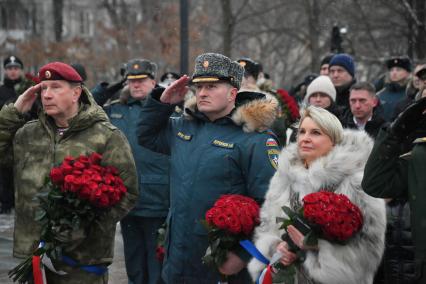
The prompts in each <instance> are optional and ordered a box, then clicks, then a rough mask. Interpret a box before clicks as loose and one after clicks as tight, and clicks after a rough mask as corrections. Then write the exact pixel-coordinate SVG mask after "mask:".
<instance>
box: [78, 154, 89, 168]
mask: <svg viewBox="0 0 426 284" xmlns="http://www.w3.org/2000/svg"><path fill="white" fill-rule="evenodd" d="M77 161H79V162H80V163H82V164H83V165H85V166H88V165H89V164H90V160H89V158H88V157H86V156H83V155H80V157H78V160H77Z"/></svg>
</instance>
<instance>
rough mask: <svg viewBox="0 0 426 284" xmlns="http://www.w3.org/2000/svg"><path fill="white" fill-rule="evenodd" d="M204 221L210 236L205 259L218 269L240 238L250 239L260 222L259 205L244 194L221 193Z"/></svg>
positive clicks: (205, 261)
mask: <svg viewBox="0 0 426 284" xmlns="http://www.w3.org/2000/svg"><path fill="white" fill-rule="evenodd" d="M202 222H203V223H204V224H205V226H206V227H207V230H208V239H209V247H208V248H207V251H206V254H205V256H204V257H203V262H204V263H206V264H208V265H210V266H212V267H215V268H217V267H219V266H221V265H222V264H223V263H224V262H225V261H226V259H227V253H228V251H231V250H235V249H236V248H237V247H238V246H239V242H240V241H241V240H245V239H248V238H250V236H251V235H252V233H253V230H254V228H255V226H256V225H258V224H259V205H258V204H257V203H256V201H254V200H253V199H252V198H250V197H246V196H243V195H238V194H229V195H222V196H221V197H220V198H219V199H218V200H217V201H216V202H215V204H214V206H213V207H212V208H211V209H209V210H208V211H207V212H206V219H205V220H203V221H202Z"/></svg>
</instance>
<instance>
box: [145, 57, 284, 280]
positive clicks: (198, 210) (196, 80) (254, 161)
mask: <svg viewBox="0 0 426 284" xmlns="http://www.w3.org/2000/svg"><path fill="white" fill-rule="evenodd" d="M243 72H244V69H243V67H242V66H240V65H239V64H238V63H237V62H232V61H231V60H230V59H229V58H228V57H226V56H223V55H221V54H216V53H206V54H202V55H200V56H198V57H197V59H196V61H195V72H194V74H193V76H192V78H191V79H190V78H189V77H188V76H186V75H185V76H182V77H181V78H180V79H178V80H177V81H175V82H174V83H172V84H171V85H170V86H169V87H167V88H166V89H162V88H157V89H154V91H153V92H152V93H151V95H150V97H148V99H147V100H146V103H145V105H144V107H143V110H142V112H141V118H140V133H139V142H140V143H141V144H142V145H143V146H144V147H147V148H150V149H153V150H155V151H158V152H161V153H165V154H168V155H170V156H171V158H170V163H171V167H170V213H169V216H168V222H167V224H168V232H167V236H166V255H165V262H164V264H163V280H165V281H166V283H173V284H177V283H186V284H188V283H197V284H199V283H214V284H216V283H217V282H218V280H219V274H218V272H216V271H214V270H213V269H211V268H209V267H207V266H205V265H204V264H203V263H202V261H201V258H202V256H203V255H204V254H205V252H206V249H207V246H208V239H207V231H206V229H205V228H204V226H203V225H202V223H201V222H200V221H201V220H202V219H204V216H205V213H206V211H207V210H208V209H209V208H211V207H212V206H213V204H214V202H215V201H216V200H217V199H218V198H219V197H220V196H221V195H223V194H242V195H246V196H250V197H252V198H254V199H256V200H257V201H258V202H259V203H261V202H263V199H264V195H265V193H266V191H267V189H268V185H269V180H270V178H271V177H272V176H273V174H274V172H275V169H276V166H277V158H278V151H279V150H278V149H279V148H278V143H277V141H276V139H275V136H274V134H273V133H271V132H270V131H268V129H269V126H270V125H271V124H272V123H273V121H274V120H275V117H276V113H277V108H278V103H277V101H276V100H273V99H270V98H267V97H265V95H263V94H260V93H255V92H241V93H238V89H239V88H240V86H241V80H242V77H243ZM188 83H192V84H193V85H194V87H195V90H196V91H195V96H193V97H190V98H188V96H186V97H187V100H186V102H185V113H184V115H183V116H182V117H179V118H171V119H170V118H169V117H170V114H171V113H172V112H173V110H174V106H175V105H177V104H180V103H181V102H182V101H183V100H184V98H185V95H186V94H187V91H188V86H187V84H188ZM237 93H238V94H237ZM248 259H249V257H248V254H247V253H245V252H244V251H243V249H242V248H240V247H236V248H235V251H233V252H230V253H229V254H228V259H227V261H226V262H225V263H224V265H223V266H222V267H220V268H219V270H220V272H221V273H223V274H226V275H232V276H230V277H229V278H228V281H229V283H251V280H250V279H249V275H248V274H247V271H246V269H245V266H246V263H247V261H248Z"/></svg>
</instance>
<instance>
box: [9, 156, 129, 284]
mask: <svg viewBox="0 0 426 284" xmlns="http://www.w3.org/2000/svg"><path fill="white" fill-rule="evenodd" d="M101 160H102V155H100V154H98V153H93V154H91V155H90V156H83V155H81V156H80V157H78V158H73V157H71V156H67V157H65V159H64V161H63V162H62V164H61V165H60V166H58V167H54V168H52V169H51V171H50V177H49V178H47V180H46V183H45V187H46V188H45V189H44V190H42V192H43V193H41V194H40V195H38V196H37V198H38V199H39V201H40V209H39V211H38V212H37V214H36V221H39V222H40V224H41V236H40V241H41V243H43V245H40V246H39V248H37V249H36V250H35V251H34V253H33V256H31V257H29V258H27V259H26V260H25V261H24V262H22V263H21V264H19V265H18V266H17V267H15V268H14V269H12V270H11V271H10V272H9V277H10V278H12V279H13V281H19V282H25V281H28V280H31V279H33V278H35V277H40V273H36V272H35V271H38V270H39V267H33V264H35V263H37V266H43V265H42V264H41V263H40V258H43V257H48V258H51V259H56V260H61V258H62V257H63V252H64V251H66V250H67V249H68V250H69V249H71V248H73V247H75V246H77V245H79V244H80V243H81V242H82V241H83V240H84V238H85V237H86V235H87V232H88V230H89V229H90V227H91V226H92V225H93V224H94V222H98V221H99V219H100V218H101V217H102V216H104V215H105V214H107V213H108V212H109V209H110V208H111V207H112V206H114V205H115V204H117V203H118V202H120V200H121V199H122V198H123V196H124V195H125V194H126V192H127V189H126V187H125V186H124V183H123V180H122V179H121V178H120V176H119V175H118V171H117V169H116V168H114V167H112V166H101V164H100V162H101ZM35 259H36V260H38V262H35V261H34V260H35ZM41 268H42V267H41ZM33 269H34V271H33ZM36 274H37V275H36Z"/></svg>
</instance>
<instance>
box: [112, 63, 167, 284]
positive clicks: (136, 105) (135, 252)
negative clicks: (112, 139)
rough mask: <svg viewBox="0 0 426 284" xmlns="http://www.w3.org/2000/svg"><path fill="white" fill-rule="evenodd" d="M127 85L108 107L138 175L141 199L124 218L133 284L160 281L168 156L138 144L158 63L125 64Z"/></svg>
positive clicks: (127, 265) (122, 226) (122, 222)
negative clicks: (159, 245)
mask: <svg viewBox="0 0 426 284" xmlns="http://www.w3.org/2000/svg"><path fill="white" fill-rule="evenodd" d="M126 66H127V67H126V78H127V86H126V87H124V89H123V90H122V91H121V95H120V98H119V99H118V100H115V101H112V102H111V104H110V105H108V106H105V107H104V109H105V112H106V113H107V114H108V117H109V118H110V120H111V123H112V124H113V125H115V126H117V127H118V128H119V129H120V130H121V131H122V132H123V133H124V135H126V137H127V139H128V140H129V143H130V147H131V148H132V153H133V157H134V159H135V162H136V168H137V170H138V176H139V192H140V195H139V197H140V198H139V201H138V203H137V204H136V206H135V208H133V209H132V210H131V211H130V212H129V214H128V215H127V216H126V217H124V218H123V220H121V222H120V224H121V232H122V234H123V243H124V257H125V262H126V271H127V276H128V279H129V283H130V284H158V283H160V282H159V281H160V280H161V261H160V260H158V259H157V258H156V252H155V249H156V245H157V230H158V229H159V227H160V226H161V225H162V224H163V223H164V222H165V219H166V216H167V212H168V211H169V157H168V156H167V155H163V154H161V153H157V152H153V151H151V150H149V149H148V148H145V147H142V146H141V145H139V144H138V139H137V130H138V129H137V128H138V125H137V124H138V121H139V116H140V114H141V111H142V106H143V104H144V102H145V100H146V98H147V96H148V94H149V93H150V92H151V91H152V89H153V88H154V87H155V86H156V81H155V76H156V72H157V65H156V64H155V63H154V62H151V61H149V60H146V59H132V60H130V61H129V62H128V63H127V64H126Z"/></svg>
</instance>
